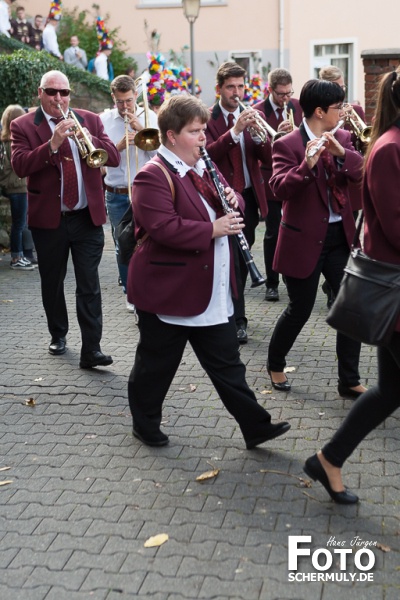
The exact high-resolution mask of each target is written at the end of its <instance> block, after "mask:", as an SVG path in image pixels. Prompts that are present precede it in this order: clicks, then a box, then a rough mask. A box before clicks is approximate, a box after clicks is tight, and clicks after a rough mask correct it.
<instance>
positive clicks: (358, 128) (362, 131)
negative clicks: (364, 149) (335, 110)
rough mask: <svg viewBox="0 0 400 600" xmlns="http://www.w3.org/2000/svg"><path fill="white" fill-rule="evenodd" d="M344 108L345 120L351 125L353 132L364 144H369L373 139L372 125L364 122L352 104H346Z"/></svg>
mask: <svg viewBox="0 0 400 600" xmlns="http://www.w3.org/2000/svg"><path fill="white" fill-rule="evenodd" d="M344 110H345V111H346V114H345V121H346V122H347V123H348V124H349V125H350V127H351V129H352V131H353V133H354V134H355V135H356V136H357V137H358V139H359V140H360V142H361V143H362V144H369V142H370V141H371V132H372V127H371V126H370V125H366V124H365V123H364V121H363V120H362V118H361V117H360V115H359V114H358V113H357V112H356V111H355V110H354V108H353V107H352V105H351V104H346V105H345V107H344Z"/></svg>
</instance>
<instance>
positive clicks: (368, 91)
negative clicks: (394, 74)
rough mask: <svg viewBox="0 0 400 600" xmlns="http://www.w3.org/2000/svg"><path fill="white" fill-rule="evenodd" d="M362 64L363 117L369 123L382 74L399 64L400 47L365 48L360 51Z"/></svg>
mask: <svg viewBox="0 0 400 600" xmlns="http://www.w3.org/2000/svg"><path fill="white" fill-rule="evenodd" d="M361 58H362V60H363V64H364V90H365V118H366V122H367V123H369V124H370V123H371V120H372V117H373V115H374V112H375V106H376V93H377V89H378V84H379V82H380V79H381V77H382V75H384V74H385V73H389V72H390V71H393V70H394V69H396V68H397V67H398V66H399V65H400V49H398V48H396V49H393V50H391V49H387V50H365V51H364V52H362V53H361Z"/></svg>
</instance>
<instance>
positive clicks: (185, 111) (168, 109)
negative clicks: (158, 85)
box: [157, 94, 210, 144]
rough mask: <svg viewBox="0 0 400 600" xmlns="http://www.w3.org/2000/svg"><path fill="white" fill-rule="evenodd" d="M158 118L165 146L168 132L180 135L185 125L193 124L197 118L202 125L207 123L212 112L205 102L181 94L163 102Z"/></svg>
mask: <svg viewBox="0 0 400 600" xmlns="http://www.w3.org/2000/svg"><path fill="white" fill-rule="evenodd" d="M157 116H158V127H159V128H160V134H161V141H162V143H163V144H165V142H166V141H167V139H168V138H167V131H169V130H171V131H174V132H175V133H180V132H181V131H182V129H183V128H184V127H185V125H188V123H192V121H194V120H195V118H196V117H198V118H199V119H200V121H201V122H202V123H207V121H208V120H209V118H210V111H209V110H208V108H207V106H206V105H205V104H204V102H202V101H201V100H199V99H198V98H196V97H195V96H190V95H189V94H179V95H178V96H171V97H170V98H168V100H166V101H165V102H163V104H162V105H161V108H160V110H159V112H158V115H157Z"/></svg>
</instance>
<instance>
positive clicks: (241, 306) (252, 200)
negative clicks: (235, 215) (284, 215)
mask: <svg viewBox="0 0 400 600" xmlns="http://www.w3.org/2000/svg"><path fill="white" fill-rule="evenodd" d="M242 196H243V198H244V201H245V211H244V223H245V227H244V229H243V235H244V236H245V238H246V240H247V243H248V245H249V248H251V247H252V246H253V244H254V242H255V239H256V228H257V225H258V223H259V220H260V217H259V214H258V204H257V199H256V197H255V194H254V192H253V188H247V189H245V190H243V192H242ZM232 248H233V257H234V262H235V273H236V283H237V289H238V297H237V298H234V299H233V308H234V312H235V321H236V327H237V328H239V327H241V326H246V325H247V318H246V308H245V301H244V290H245V287H246V280H247V276H248V269H247V266H246V263H245V260H244V258H243V255H242V253H241V251H240V249H239V246H238V244H237V243H236V242H235V241H234V240H233V243H232ZM236 343H237V341H236Z"/></svg>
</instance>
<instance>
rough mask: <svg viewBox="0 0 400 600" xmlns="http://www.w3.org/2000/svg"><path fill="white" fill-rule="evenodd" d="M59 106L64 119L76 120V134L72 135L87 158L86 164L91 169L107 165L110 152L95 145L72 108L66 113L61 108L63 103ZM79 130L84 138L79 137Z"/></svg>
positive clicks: (82, 154) (80, 151)
mask: <svg viewBox="0 0 400 600" xmlns="http://www.w3.org/2000/svg"><path fill="white" fill-rule="evenodd" d="M57 108H58V110H59V111H60V113H61V116H62V118H63V119H72V120H73V121H74V123H75V125H74V134H73V135H72V136H71V137H72V139H73V140H74V142H75V144H76V145H77V147H78V150H79V153H80V155H81V156H82V158H86V164H87V165H88V167H90V168H91V169H98V168H99V167H102V166H103V165H105V164H106V162H107V160H108V153H107V152H106V150H103V148H95V147H94V145H93V144H92V141H91V140H90V139H89V137H88V135H87V134H86V132H85V131H84V129H83V127H82V125H81V124H80V123H79V121H78V119H77V118H76V116H75V114H74V113H73V112H72V110H69V111H68V112H67V113H65V112H64V111H63V109H62V108H61V104H57ZM77 132H80V134H81V135H82V138H78V135H77Z"/></svg>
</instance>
